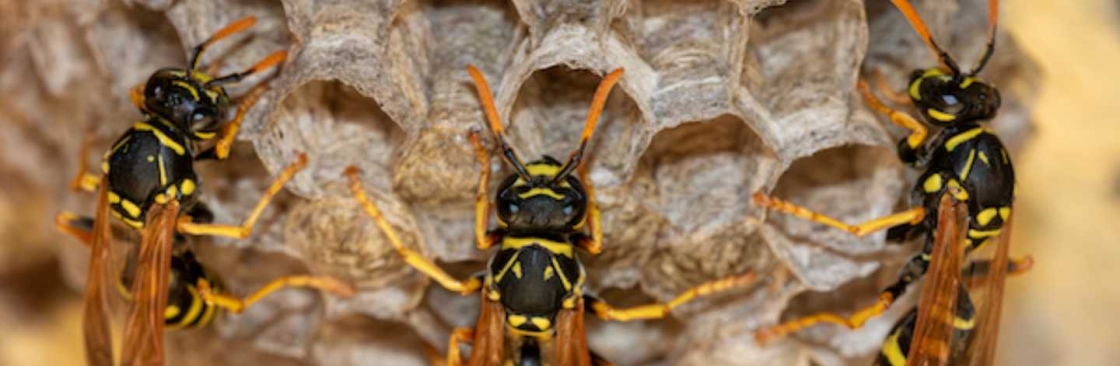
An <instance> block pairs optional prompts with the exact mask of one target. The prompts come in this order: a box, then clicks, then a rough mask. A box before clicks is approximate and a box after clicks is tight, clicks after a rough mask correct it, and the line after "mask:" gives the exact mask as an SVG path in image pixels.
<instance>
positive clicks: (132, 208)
mask: <svg viewBox="0 0 1120 366" xmlns="http://www.w3.org/2000/svg"><path fill="white" fill-rule="evenodd" d="M121 208H123V209H124V211H125V212H126V213H128V216H131V217H132V218H138V217H140V207H139V206H136V204H135V203H132V201H129V200H126V199H121Z"/></svg>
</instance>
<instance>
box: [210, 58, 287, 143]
mask: <svg viewBox="0 0 1120 366" xmlns="http://www.w3.org/2000/svg"><path fill="white" fill-rule="evenodd" d="M287 57H288V52H287V51H277V52H274V53H273V54H271V55H268V57H265V58H264V59H263V60H261V61H260V62H258V63H257V64H256V65H253V67H251V68H249V69H248V70H246V71H243V72H240V73H236V74H233V75H230V76H224V77H222V78H220V79H214V80H213V81H211V83H214V82H221V83H227V82H229V83H232V82H238V81H241V79H243V78H245V77H247V76H249V75H252V74H255V73H258V72H261V71H263V70H265V69H268V68H270V67H272V66H275V65H276V64H279V63H281V62H284V60H285V59H287ZM265 90H268V86H267V84H261V85H257V86H256V87H254V88H253V90H252V91H250V92H249V94H248V95H246V96H245V97H244V98H242V100H241V102H240V103H238V105H237V115H236V116H234V117H233V120H232V121H230V122H229V123H227V124H226V125H225V126H222V131H221V137H219V138H218V141H217V142H216V143H214V153H213V154H214V158H215V159H218V160H225V159H226V158H228V157H229V151H230V148H231V147H232V146H233V140H234V139H235V138H237V133H238V132H240V131H241V122H242V121H244V120H245V114H246V113H248V112H249V109H250V108H253V106H254V105H256V103H257V100H258V99H260V96H261V94H262V93H264V91H265ZM204 155H205V154H204Z"/></svg>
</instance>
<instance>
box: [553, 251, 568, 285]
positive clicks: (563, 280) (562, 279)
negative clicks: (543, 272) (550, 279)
mask: <svg viewBox="0 0 1120 366" xmlns="http://www.w3.org/2000/svg"><path fill="white" fill-rule="evenodd" d="M552 266H553V267H556V268H560V263H557V262H556V257H552ZM556 274H558V275H560V276H559V277H560V283H563V284H564V290H567V291H571V290H572V282H571V281H568V276H565V275H564V272H559V271H557V273H556Z"/></svg>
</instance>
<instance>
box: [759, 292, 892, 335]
mask: <svg viewBox="0 0 1120 366" xmlns="http://www.w3.org/2000/svg"><path fill="white" fill-rule="evenodd" d="M892 303H894V296H892V295H891V294H890V293H889V292H884V293H883V294H881V295H879V301H876V302H875V304H873V305H871V306H868V307H865V308H863V309H860V310H858V311H856V312H855V314H852V316H849V317H844V316H843V315H840V314H836V313H827V312H825V313H817V314H813V315H809V316H806V317H803V318H798V319H794V320H791V321H788V322H785V323H782V324H779V325H776V326H773V327H769V328H765V329H762V330H759V331H757V332H755V335H754V338H755V340H756V341H757V342H758V343H760V344H765V343H767V342H770V341H772V340H774V339H777V338H781V337H784V336H786V335H788V334H790V333H793V332H796V331H799V330H801V329H805V328H807V327H810V326H813V325H816V324H819V323H832V324H836V325H840V326H844V327H848V328H849V329H859V328H860V327H862V326H863V324H864V323H867V321H868V320H870V319H871V318H874V317H876V316H879V314H882V313H883V312H884V311H886V310H887V308H889V307H890V306H891V304H892Z"/></svg>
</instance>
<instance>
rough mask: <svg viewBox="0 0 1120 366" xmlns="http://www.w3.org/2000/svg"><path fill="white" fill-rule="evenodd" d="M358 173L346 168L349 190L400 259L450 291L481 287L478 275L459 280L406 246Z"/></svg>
mask: <svg viewBox="0 0 1120 366" xmlns="http://www.w3.org/2000/svg"><path fill="white" fill-rule="evenodd" d="M359 173H360V172H359V171H358V167H355V166H350V167H349V168H347V169H346V177H347V178H349V179H350V192H351V193H352V194H353V195H354V199H356V200H358V203H360V204H361V205H362V208H363V209H365V211H366V213H367V214H369V216H370V218H372V219H373V222H374V223H376V224H377V227H378V228H380V229H381V232H382V233H383V234H385V237H386V238H387V239H389V243H391V244H393V247H394V248H396V249H397V254H399V255H400V256H401V259H403V260H404V261H405V263H408V265H409V266H412V268H415V269H416V270H417V271H420V272H421V273H423V274H425V275H427V276H428V277H429V278H431V279H433V280H435V281H436V282H439V284H440V285H442V286H443V287H444V288H446V289H448V290H450V291H454V292H458V293H460V294H463V295H466V294H470V293H473V292H475V291H478V290H479V289H480V288H482V280H481V279H479V277H471V279H469V280H466V281H459V280H457V279H455V278H454V277H452V276H451V275H450V274H448V273H447V272H446V271H444V270H443V269H442V268H439V266H437V265H436V264H435V263H434V262H432V260H430V259H428V258H426V257H424V255H422V254H420V253H418V252H416V251H415V250H412V249H409V248H408V247H406V246H405V245H404V242H403V241H401V238H400V236H398V235H397V231H396V230H394V229H393V226H392V225H389V221H388V220H385V216H384V215H382V214H381V210H380V209H378V208H377V205H375V204H374V203H373V201H372V200H370V199H369V196H367V195H366V192H365V189H363V188H362V181H361V179H360V178H358V174H359Z"/></svg>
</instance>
